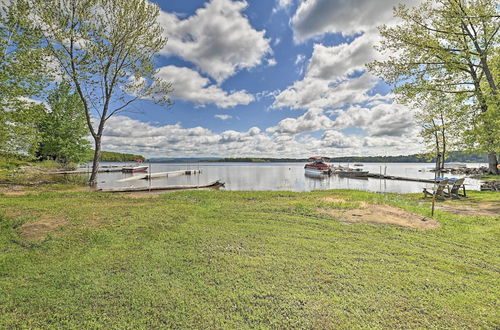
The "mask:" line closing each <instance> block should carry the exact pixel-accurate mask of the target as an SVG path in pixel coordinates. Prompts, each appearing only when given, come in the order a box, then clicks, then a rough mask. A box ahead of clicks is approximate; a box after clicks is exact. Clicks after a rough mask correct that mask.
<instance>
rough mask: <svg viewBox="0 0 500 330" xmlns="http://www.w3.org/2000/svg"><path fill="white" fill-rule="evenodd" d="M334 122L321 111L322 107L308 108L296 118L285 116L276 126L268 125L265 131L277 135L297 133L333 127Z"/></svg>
mask: <svg viewBox="0 0 500 330" xmlns="http://www.w3.org/2000/svg"><path fill="white" fill-rule="evenodd" d="M333 125H334V122H333V121H332V120H331V119H330V118H329V117H328V116H326V115H325V114H324V113H323V110H322V109H317V108H313V109H309V110H308V111H307V112H306V113H305V114H303V115H302V116H300V117H298V118H286V119H283V120H282V121H280V122H279V123H278V125H277V126H274V127H269V128H268V129H267V130H266V132H267V133H272V134H277V135H291V136H293V135H297V134H300V133H305V132H314V131H319V130H323V129H327V128H331V127H333Z"/></svg>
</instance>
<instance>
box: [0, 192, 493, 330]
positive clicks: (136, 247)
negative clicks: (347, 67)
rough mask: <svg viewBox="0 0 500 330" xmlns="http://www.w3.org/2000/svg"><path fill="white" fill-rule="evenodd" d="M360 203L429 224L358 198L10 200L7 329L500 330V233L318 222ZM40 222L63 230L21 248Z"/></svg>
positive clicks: (1, 224) (487, 224)
mask: <svg viewBox="0 0 500 330" xmlns="http://www.w3.org/2000/svg"><path fill="white" fill-rule="evenodd" d="M332 196H333V197H334V198H338V199H346V200H348V201H353V202H350V203H349V202H348V203H339V202H327V201H325V200H324V198H325V197H332ZM472 196H473V197H477V198H479V197H480V198H479V199H481V200H488V201H490V202H491V201H493V202H495V201H498V195H495V194H493V193H482V194H479V193H476V194H472ZM478 196H479V197H478ZM360 200H363V201H365V202H369V203H375V204H376V203H386V204H391V205H396V206H400V207H402V208H404V209H406V210H408V211H411V212H415V213H420V214H423V215H428V214H429V207H428V204H427V203H428V202H423V201H422V200H420V198H417V197H416V196H400V195H379V194H372V193H364V192H353V191H321V192H312V193H291V192H224V191H187V192H177V193H167V194H163V195H161V196H153V197H148V196H144V197H138V196H129V195H124V194H115V195H112V194H103V193H91V192H61V191H58V192H57V191H56V192H50V191H45V192H38V193H35V192H33V193H30V194H26V195H1V194H0V328H22V327H25V328H40V327H42V328H49V327H54V328H63V327H64V328H70V327H77V328H147V327H149V328H150V327H154V328H158V327H170V328H187V327H195V328H291V327H301V328H346V329H352V328H382V327H384V328H473V329H478V328H492V329H493V328H497V329H498V328H499V327H500V319H499V313H498V311H499V310H500V302H499V294H500V289H499V279H500V276H499V275H500V274H499V271H500V257H499V256H500V248H499V241H500V240H499V239H500V223H499V221H498V218H495V217H462V216H457V215H452V214H449V213H446V212H443V211H439V210H438V211H437V214H436V217H435V218H436V219H437V220H438V221H439V222H440V223H441V228H440V229H438V230H429V231H422V230H413V229H408V228H404V227H396V226H389V225H377V224H366V223H365V224H363V223H355V224H348V223H343V222H340V221H337V220H336V219H333V218H331V217H329V216H327V215H324V214H322V213H318V212H316V210H317V209H318V208H346V207H347V208H348V207H356V205H358V204H359V203H356V201H360ZM424 203H425V204H424ZM37 221H56V222H57V221H59V222H60V223H61V224H63V225H62V226H61V227H59V228H57V229H55V230H53V231H52V232H51V233H50V234H49V235H48V236H47V237H45V238H44V239H41V240H40V239H38V240H37V239H32V238H27V237H25V236H23V235H21V232H22V228H25V227H21V225H23V224H25V223H30V222H37ZM25 226H26V225H25ZM35 229H36V227H35Z"/></svg>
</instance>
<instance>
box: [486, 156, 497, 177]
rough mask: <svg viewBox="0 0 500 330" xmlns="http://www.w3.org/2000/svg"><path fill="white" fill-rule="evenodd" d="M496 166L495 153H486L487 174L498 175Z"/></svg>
mask: <svg viewBox="0 0 500 330" xmlns="http://www.w3.org/2000/svg"><path fill="white" fill-rule="evenodd" d="M497 165H498V161H497V153H496V152H495V151H490V152H489V153H488V173H489V174H498V168H497Z"/></svg>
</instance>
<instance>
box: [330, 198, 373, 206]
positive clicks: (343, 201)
mask: <svg viewBox="0 0 500 330" xmlns="http://www.w3.org/2000/svg"><path fill="white" fill-rule="evenodd" d="M321 200H322V201H324V202H327V203H358V204H359V206H361V207H362V208H365V207H367V206H368V203H366V202H364V201H351V200H347V199H341V198H333V197H325V198H322V199H321Z"/></svg>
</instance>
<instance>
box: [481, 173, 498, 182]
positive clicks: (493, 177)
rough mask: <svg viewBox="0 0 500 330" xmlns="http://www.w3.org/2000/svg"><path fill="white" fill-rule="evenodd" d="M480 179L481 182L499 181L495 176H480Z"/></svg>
mask: <svg viewBox="0 0 500 330" xmlns="http://www.w3.org/2000/svg"><path fill="white" fill-rule="evenodd" d="M480 179H481V180H483V181H494V180H500V175H497V174H484V175H481V176H480Z"/></svg>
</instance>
